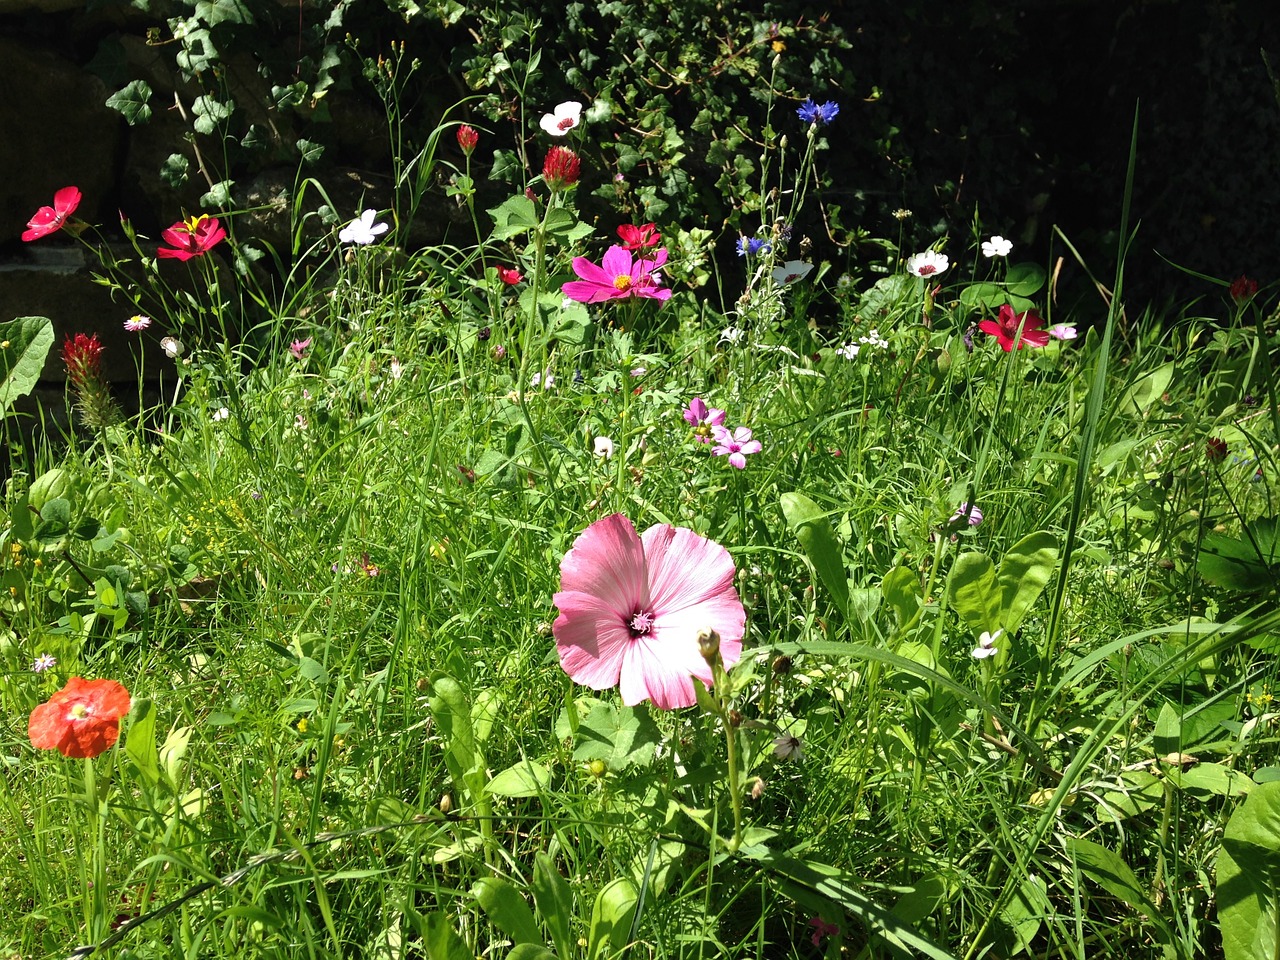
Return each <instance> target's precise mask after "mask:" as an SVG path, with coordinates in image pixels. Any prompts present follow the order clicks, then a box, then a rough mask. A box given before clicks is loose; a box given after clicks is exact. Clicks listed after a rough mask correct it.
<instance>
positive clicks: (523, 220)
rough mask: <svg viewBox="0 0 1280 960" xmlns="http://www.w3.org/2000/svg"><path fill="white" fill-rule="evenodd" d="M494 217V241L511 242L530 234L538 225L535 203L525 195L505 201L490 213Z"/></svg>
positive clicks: (518, 195)
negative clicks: (515, 238)
mask: <svg viewBox="0 0 1280 960" xmlns="http://www.w3.org/2000/svg"><path fill="white" fill-rule="evenodd" d="M488 213H489V216H491V217H493V239H495V240H509V239H510V238H512V237H516V236H519V235H520V234H522V233H528V232H529V231H530V230H532V229H533V228H534V227H536V226H537V225H538V211H537V208H535V207H534V205H533V201H532V200H530V199H529V198H528V197H526V196H524V195H523V194H517V195H516V196H514V197H511V198H510V199H508V200H506V201H504V202H503V203H502V204H500V205H499V206H496V207H493V208H492V209H490V210H489V211H488Z"/></svg>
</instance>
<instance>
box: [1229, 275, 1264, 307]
mask: <svg viewBox="0 0 1280 960" xmlns="http://www.w3.org/2000/svg"><path fill="white" fill-rule="evenodd" d="M1257 292H1258V281H1257V280H1250V279H1249V278H1248V277H1246V276H1245V275H1244V274H1243V273H1242V274H1240V276H1238V277H1236V278H1235V279H1234V280H1232V281H1231V299H1232V300H1234V301H1235V302H1236V303H1244V302H1245V301H1246V300H1248V299H1249V298H1250V297H1252V296H1253V295H1254V294H1255V293H1257Z"/></svg>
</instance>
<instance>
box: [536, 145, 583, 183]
mask: <svg viewBox="0 0 1280 960" xmlns="http://www.w3.org/2000/svg"><path fill="white" fill-rule="evenodd" d="M581 170H582V161H581V160H580V159H579V158H578V155H577V154H576V153H574V152H573V151H572V150H570V149H569V148H568V147H552V148H551V149H550V150H548V151H547V159H546V160H545V161H543V164H542V179H543V180H545V181H546V182H547V186H548V187H550V188H551V189H552V190H565V189H567V188H569V187H572V186H573V185H574V184H575V183H577V182H578V174H579V173H580V172H581Z"/></svg>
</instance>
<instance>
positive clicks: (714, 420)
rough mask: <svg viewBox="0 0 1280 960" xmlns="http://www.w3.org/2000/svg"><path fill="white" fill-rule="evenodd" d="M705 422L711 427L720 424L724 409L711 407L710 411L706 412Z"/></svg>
mask: <svg viewBox="0 0 1280 960" xmlns="http://www.w3.org/2000/svg"><path fill="white" fill-rule="evenodd" d="M707 423H709V424H710V425H711V426H713V427H718V426H720V425H721V424H723V423H724V411H723V410H717V409H716V408H715V407H712V408H711V410H710V412H709V413H708V414H707Z"/></svg>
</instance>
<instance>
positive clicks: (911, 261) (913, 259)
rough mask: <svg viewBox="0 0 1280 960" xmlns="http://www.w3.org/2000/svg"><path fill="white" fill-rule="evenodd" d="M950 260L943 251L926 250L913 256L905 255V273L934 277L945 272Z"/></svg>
mask: <svg viewBox="0 0 1280 960" xmlns="http://www.w3.org/2000/svg"><path fill="white" fill-rule="evenodd" d="M950 262H951V261H950V260H948V259H947V255H946V254H945V253H938V252H937V251H936V250H926V251H925V252H924V253H917V254H915V255H914V256H910V257H907V273H910V274H913V275H914V276H917V277H936V276H938V275H939V274H941V273H946V271H947V266H948V265H949V264H950Z"/></svg>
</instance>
